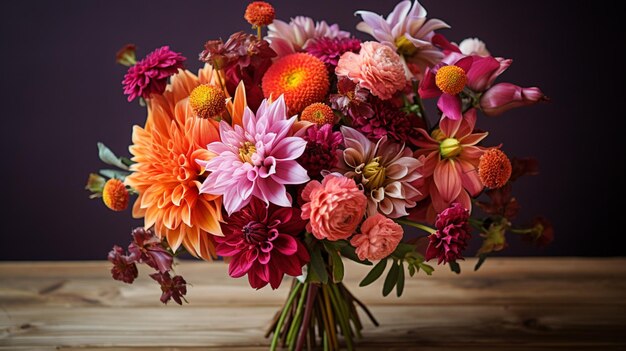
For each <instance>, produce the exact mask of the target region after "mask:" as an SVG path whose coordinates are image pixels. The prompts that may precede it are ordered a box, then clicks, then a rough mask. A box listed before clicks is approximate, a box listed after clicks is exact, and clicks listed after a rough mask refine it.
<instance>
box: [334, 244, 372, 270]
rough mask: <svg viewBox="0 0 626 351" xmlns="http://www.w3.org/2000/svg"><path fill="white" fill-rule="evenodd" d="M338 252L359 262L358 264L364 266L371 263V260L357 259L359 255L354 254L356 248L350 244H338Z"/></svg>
mask: <svg viewBox="0 0 626 351" xmlns="http://www.w3.org/2000/svg"><path fill="white" fill-rule="evenodd" d="M339 252H340V253H341V256H343V257H345V258H347V259H349V260H351V261H354V262H356V263H360V264H364V265H366V266H371V265H373V263H372V262H370V261H368V260H365V261H361V260H360V259H359V256H357V255H356V248H355V247H354V246H352V245H345V246H340V247H339Z"/></svg>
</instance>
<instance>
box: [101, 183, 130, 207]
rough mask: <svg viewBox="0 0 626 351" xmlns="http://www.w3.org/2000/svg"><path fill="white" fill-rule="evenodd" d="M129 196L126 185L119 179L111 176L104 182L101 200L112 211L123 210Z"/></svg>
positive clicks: (126, 205)
mask: <svg viewBox="0 0 626 351" xmlns="http://www.w3.org/2000/svg"><path fill="white" fill-rule="evenodd" d="M129 197H130V195H129V194H128V190H126V186H125V185H124V183H122V181H120V180H119V179H115V178H111V179H109V180H107V182H106V184H104V188H103V189H102V201H104V204H105V205H106V206H107V207H108V208H110V209H112V210H113V211H124V210H125V209H126V207H128V200H129Z"/></svg>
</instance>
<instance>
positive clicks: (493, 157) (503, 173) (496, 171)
mask: <svg viewBox="0 0 626 351" xmlns="http://www.w3.org/2000/svg"><path fill="white" fill-rule="evenodd" d="M512 171H513V167H512V166H511V161H509V158H508V157H506V154H505V153H504V152H502V150H500V149H496V148H493V149H489V150H487V151H485V153H484V154H483V155H482V156H481V157H480V162H479V164H478V175H479V176H480V181H481V182H482V183H483V184H484V185H485V186H486V187H489V188H492V189H497V188H501V187H503V186H504V184H506V182H507V181H508V180H509V178H510V177H511V173H512Z"/></svg>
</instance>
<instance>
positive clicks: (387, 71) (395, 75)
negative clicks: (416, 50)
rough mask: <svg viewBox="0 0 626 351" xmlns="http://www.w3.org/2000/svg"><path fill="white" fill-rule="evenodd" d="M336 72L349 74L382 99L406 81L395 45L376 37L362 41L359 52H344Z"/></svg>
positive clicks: (403, 85) (354, 80)
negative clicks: (376, 39)
mask: <svg viewBox="0 0 626 351" xmlns="http://www.w3.org/2000/svg"><path fill="white" fill-rule="evenodd" d="M335 73H336V74H337V76H339V77H342V76H345V77H348V78H350V80H352V81H353V82H354V83H357V84H359V85H360V86H362V87H363V88H366V89H367V90H369V91H370V92H372V94H374V95H376V96H377V97H379V98H381V99H382V100H388V99H390V98H391V96H392V95H393V94H394V93H395V92H396V91H398V90H400V89H402V88H404V87H405V85H406V77H405V75H404V67H403V66H402V60H401V59H400V56H398V54H397V53H396V52H395V51H394V50H393V49H392V48H390V47H388V46H386V45H383V44H380V43H377V42H374V41H367V42H365V43H363V44H361V51H360V52H359V53H358V54H355V53H353V52H346V53H344V54H343V55H341V58H339V62H338V63H337V68H336V69H335Z"/></svg>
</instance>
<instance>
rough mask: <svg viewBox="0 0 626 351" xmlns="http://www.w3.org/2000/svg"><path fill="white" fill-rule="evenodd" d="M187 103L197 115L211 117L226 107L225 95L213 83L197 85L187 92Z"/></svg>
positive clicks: (219, 113)
mask: <svg viewBox="0 0 626 351" xmlns="http://www.w3.org/2000/svg"><path fill="white" fill-rule="evenodd" d="M189 105H191V108H192V109H193V112H195V113H196V114H197V115H198V117H200V118H213V117H216V116H219V115H221V114H222V112H224V110H225V109H226V95H224V92H223V91H222V89H220V88H219V87H216V86H214V85H208V84H202V85H198V86H197V87H195V88H194V89H193V90H192V91H191V94H189Z"/></svg>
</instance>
